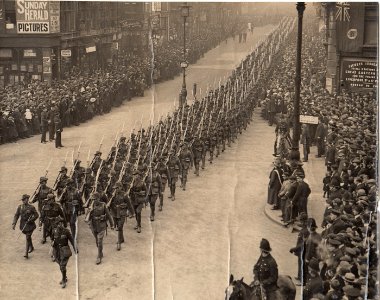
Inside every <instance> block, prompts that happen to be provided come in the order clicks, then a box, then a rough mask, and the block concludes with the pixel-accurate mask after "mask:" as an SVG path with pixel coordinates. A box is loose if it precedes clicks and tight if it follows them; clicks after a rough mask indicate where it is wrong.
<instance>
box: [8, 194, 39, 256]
mask: <svg viewBox="0 0 380 300" xmlns="http://www.w3.org/2000/svg"><path fill="white" fill-rule="evenodd" d="M29 197H30V196H29V195H26V194H24V195H22V198H21V201H22V204H20V205H19V206H18V207H17V210H16V214H15V216H14V218H13V223H12V229H13V230H15V228H16V224H17V221H18V219H19V218H20V230H21V232H22V233H23V234H25V237H26V248H25V255H24V257H25V258H28V253H31V252H33V250H34V247H33V242H32V234H33V231H34V229H36V223H35V221H36V220H37V219H38V213H37V211H36V209H35V208H34V206H33V205H30V204H29V203H28V200H29Z"/></svg>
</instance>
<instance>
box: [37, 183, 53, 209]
mask: <svg viewBox="0 0 380 300" xmlns="http://www.w3.org/2000/svg"><path fill="white" fill-rule="evenodd" d="M47 181H48V179H47V178H46V177H40V187H39V188H38V191H37V192H36V194H35V196H34V198H33V200H32V203H35V202H37V201H38V212H39V213H41V209H42V206H43V204H44V203H43V202H44V201H45V199H46V198H47V195H48V194H51V193H53V190H52V189H51V188H50V187H48V186H47V185H46V183H47Z"/></svg>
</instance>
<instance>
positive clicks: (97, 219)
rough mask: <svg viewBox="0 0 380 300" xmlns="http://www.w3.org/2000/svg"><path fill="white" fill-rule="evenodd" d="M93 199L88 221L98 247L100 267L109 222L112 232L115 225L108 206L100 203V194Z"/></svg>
mask: <svg viewBox="0 0 380 300" xmlns="http://www.w3.org/2000/svg"><path fill="white" fill-rule="evenodd" d="M92 197H93V203H92V207H91V209H90V211H89V212H88V215H87V218H86V220H87V221H88V222H89V224H90V227H91V231H92V234H93V235H94V237H95V241H96V246H97V247H98V257H97V259H96V264H97V265H99V264H100V263H101V262H102V258H103V238H104V234H105V233H106V230H107V221H108V222H109V224H110V226H111V230H113V229H114V223H113V220H112V217H111V214H110V212H109V210H108V208H107V206H106V204H105V203H104V202H101V201H100V195H99V193H94V194H93V195H92Z"/></svg>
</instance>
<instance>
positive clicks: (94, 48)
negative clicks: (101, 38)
mask: <svg viewBox="0 0 380 300" xmlns="http://www.w3.org/2000/svg"><path fill="white" fill-rule="evenodd" d="M91 52H96V46H90V47H86V53H91Z"/></svg>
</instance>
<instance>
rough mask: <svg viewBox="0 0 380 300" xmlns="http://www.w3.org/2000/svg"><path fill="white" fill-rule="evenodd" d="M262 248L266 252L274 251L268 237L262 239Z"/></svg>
mask: <svg viewBox="0 0 380 300" xmlns="http://www.w3.org/2000/svg"><path fill="white" fill-rule="evenodd" d="M260 249H261V250H263V251H265V252H270V251H272V249H271V247H270V245H269V241H268V240H267V239H262V240H261V242H260Z"/></svg>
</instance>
